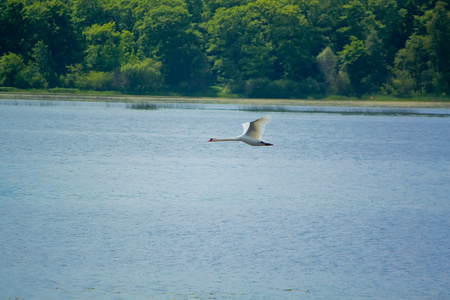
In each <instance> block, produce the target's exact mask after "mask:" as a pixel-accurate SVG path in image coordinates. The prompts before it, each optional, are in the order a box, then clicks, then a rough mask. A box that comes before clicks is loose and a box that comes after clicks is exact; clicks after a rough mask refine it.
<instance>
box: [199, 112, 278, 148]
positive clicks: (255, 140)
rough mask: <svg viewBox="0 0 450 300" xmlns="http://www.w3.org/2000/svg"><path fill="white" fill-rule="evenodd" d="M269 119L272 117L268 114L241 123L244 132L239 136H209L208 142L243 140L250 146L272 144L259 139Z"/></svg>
mask: <svg viewBox="0 0 450 300" xmlns="http://www.w3.org/2000/svg"><path fill="white" fill-rule="evenodd" d="M270 121H272V117H271V116H270V115H269V116H265V117H263V118H260V119H258V120H255V121H253V122H246V123H242V126H243V127H244V133H242V134H241V135H240V136H237V137H235V138H229V139H215V138H211V139H209V141H208V142H244V143H246V144H249V145H251V146H273V144H271V143H267V142H264V141H262V140H261V136H262V135H263V133H264V129H266V124H267V123H269V122H270Z"/></svg>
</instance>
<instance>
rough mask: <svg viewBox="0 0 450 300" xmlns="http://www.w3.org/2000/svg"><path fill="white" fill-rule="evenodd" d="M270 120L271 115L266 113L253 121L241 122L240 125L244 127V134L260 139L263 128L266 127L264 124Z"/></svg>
mask: <svg viewBox="0 0 450 300" xmlns="http://www.w3.org/2000/svg"><path fill="white" fill-rule="evenodd" d="M270 121H272V117H271V116H270V115H268V116H265V117H262V118H259V119H257V120H255V121H253V122H246V123H242V126H243V127H244V135H247V136H250V137H252V138H255V139H261V137H262V135H263V133H264V130H265V129H266V124H268V123H269V122H270Z"/></svg>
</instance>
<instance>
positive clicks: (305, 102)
mask: <svg viewBox="0 0 450 300" xmlns="http://www.w3.org/2000/svg"><path fill="white" fill-rule="evenodd" d="M0 99H3V100H44V101H82V102H84V101H85V102H122V103H192V104H234V105H274V106H331V107H386V108H436V109H450V100H449V99H447V97H445V98H433V97H428V98H424V97H419V98H408V99H404V98H400V99H398V98H394V97H385V96H379V97H377V96H374V97H373V98H372V99H354V98H347V99H343V98H342V97H341V96H339V97H336V99H333V97H328V98H325V99H266V98H263V99H256V98H235V97H195V96H192V97H187V96H176V95H172V96H157V95H125V94H111V93H92V94H91V93H53V92H46V91H33V92H26V91H24V92H22V91H21V92H0Z"/></svg>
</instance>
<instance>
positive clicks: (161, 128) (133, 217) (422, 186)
mask: <svg viewBox="0 0 450 300" xmlns="http://www.w3.org/2000/svg"><path fill="white" fill-rule="evenodd" d="M16 104H17V103H16ZM265 114H266V113H264V112H251V111H238V110H226V109H225V110H224V109H199V110H195V109H174V108H172V109H153V110H133V109H127V108H126V106H124V105H105V104H92V103H91V104H89V103H85V104H76V103H70V104H69V103H68V104H60V105H42V106H37V105H9V104H7V103H6V104H5V103H3V105H0V252H1V255H0V299H15V298H16V297H17V298H20V299H89V298H94V299H196V298H200V299H209V298H211V299H214V298H215V299H332V298H334V299H361V298H368V299H449V298H450V290H449V289H448V283H449V281H450V275H449V268H450V255H449V253H450V218H449V215H450V118H448V117H430V116H391V115H346V114H336V113H335V114H326V113H292V112H272V113H271V115H272V117H273V121H272V123H270V124H269V125H268V126H267V129H266V133H265V135H264V139H265V140H266V141H268V142H271V143H274V144H275V147H251V146H248V145H246V144H244V143H233V142H231V143H207V142H206V141H207V140H208V139H209V138H210V137H232V136H235V135H238V134H240V133H241V131H242V127H241V125H240V123H242V122H245V121H251V120H254V119H256V118H259V117H261V116H263V115H265Z"/></svg>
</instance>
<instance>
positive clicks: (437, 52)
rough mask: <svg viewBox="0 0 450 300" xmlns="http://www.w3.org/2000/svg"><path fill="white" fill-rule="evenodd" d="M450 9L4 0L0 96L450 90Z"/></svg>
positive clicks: (343, 3) (301, 2)
mask: <svg viewBox="0 0 450 300" xmlns="http://www.w3.org/2000/svg"><path fill="white" fill-rule="evenodd" d="M448 2H449V1H448V0H440V1H436V0H245V1H242V0H241V1H234V0H233V1H229V0H228V1H223V0H4V1H2V2H1V3H0V86H8V87H9V86H11V87H19V88H51V87H65V88H78V89H91V90H119V91H123V92H128V93H143V94H145V93H158V92H167V91H175V92H178V93H185V94H189V93H196V92H201V91H205V90H208V89H211V88H212V87H214V89H215V90H226V91H228V92H232V93H238V94H241V95H245V96H248V97H286V98H294V97H322V96H326V95H333V94H334V95H346V96H364V95H366V94H369V93H386V94H391V95H394V96H402V97H403V96H412V95H421V94H437V95H442V94H448V93H449V92H450V51H449V49H450V13H449V11H448V5H449V3H448Z"/></svg>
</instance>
